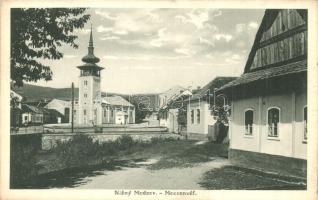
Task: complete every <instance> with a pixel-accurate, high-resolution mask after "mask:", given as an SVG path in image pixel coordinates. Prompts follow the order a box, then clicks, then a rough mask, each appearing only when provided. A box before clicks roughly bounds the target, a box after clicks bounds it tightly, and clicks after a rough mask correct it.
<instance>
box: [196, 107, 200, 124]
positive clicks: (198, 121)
mask: <svg viewBox="0 0 318 200" xmlns="http://www.w3.org/2000/svg"><path fill="white" fill-rule="evenodd" d="M197 123H198V124H200V109H197Z"/></svg>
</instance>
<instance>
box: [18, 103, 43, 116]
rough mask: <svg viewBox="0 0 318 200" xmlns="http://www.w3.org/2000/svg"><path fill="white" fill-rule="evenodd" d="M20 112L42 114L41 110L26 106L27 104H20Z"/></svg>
mask: <svg viewBox="0 0 318 200" xmlns="http://www.w3.org/2000/svg"><path fill="white" fill-rule="evenodd" d="M22 110H23V112H32V113H39V114H43V112H42V111H41V109H39V108H37V107H35V106H31V105H28V104H22Z"/></svg>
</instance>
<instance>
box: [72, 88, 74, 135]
mask: <svg viewBox="0 0 318 200" xmlns="http://www.w3.org/2000/svg"><path fill="white" fill-rule="evenodd" d="M71 114H72V118H71V124H72V133H74V83H73V82H72V112H71Z"/></svg>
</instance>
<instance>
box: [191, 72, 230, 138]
mask: <svg viewBox="0 0 318 200" xmlns="http://www.w3.org/2000/svg"><path fill="white" fill-rule="evenodd" d="M234 79H236V77H216V78H215V79H213V80H212V81H211V82H209V83H208V84H207V85H205V86H204V87H203V88H201V89H199V90H198V91H197V92H196V93H195V94H194V95H193V96H192V97H190V99H189V101H188V104H187V134H188V137H189V138H195V139H207V137H208V133H209V130H210V132H211V130H212V126H213V125H214V124H215V122H216V117H215V116H213V113H212V109H211V106H213V104H214V102H213V101H214V97H213V95H214V90H215V89H216V88H219V87H221V86H223V85H225V84H226V83H228V82H230V81H233V80H234ZM213 138H214V137H213Z"/></svg>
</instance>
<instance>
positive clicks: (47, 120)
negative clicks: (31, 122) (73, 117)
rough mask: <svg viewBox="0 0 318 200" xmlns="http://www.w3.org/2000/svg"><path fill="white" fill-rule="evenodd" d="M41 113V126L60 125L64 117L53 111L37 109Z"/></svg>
mask: <svg viewBox="0 0 318 200" xmlns="http://www.w3.org/2000/svg"><path fill="white" fill-rule="evenodd" d="M39 109H40V110H41V111H42V112H43V124H60V123H62V120H63V119H64V115H62V114H61V113H60V112H58V111H57V110H55V109H47V108H39Z"/></svg>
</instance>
